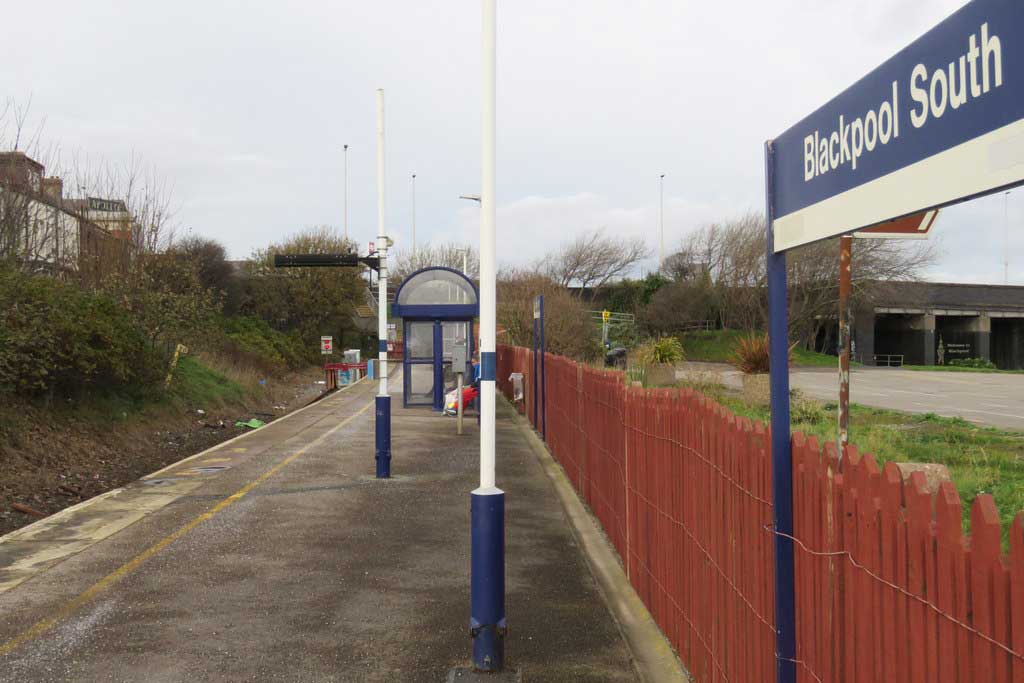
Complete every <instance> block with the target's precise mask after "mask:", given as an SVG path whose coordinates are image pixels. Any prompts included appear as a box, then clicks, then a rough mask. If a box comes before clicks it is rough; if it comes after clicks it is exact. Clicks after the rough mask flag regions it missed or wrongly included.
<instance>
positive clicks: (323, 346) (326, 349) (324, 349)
mask: <svg viewBox="0 0 1024 683" xmlns="http://www.w3.org/2000/svg"><path fill="white" fill-rule="evenodd" d="M320 353H321V354H323V355H325V356H326V355H327V354H330V353H334V337H320Z"/></svg>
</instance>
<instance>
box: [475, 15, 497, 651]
mask: <svg viewBox="0 0 1024 683" xmlns="http://www.w3.org/2000/svg"><path fill="white" fill-rule="evenodd" d="M482 4H483V31H482V33H483V40H482V46H481V47H482V49H481V53H482V54H481V58H482V59H481V61H482V62H483V65H482V66H483V70H482V71H483V73H482V76H483V78H482V80H483V83H482V85H483V87H482V88H481V90H482V92H481V96H482V97H481V100H482V101H481V105H482V106H481V117H480V118H481V133H482V134H481V162H482V163H481V164H480V170H481V178H480V179H481V183H480V200H479V201H480V486H479V487H478V488H477V489H475V490H474V491H473V492H472V493H471V495H470V500H471V503H470V526H471V528H472V531H471V534H470V536H471V543H470V622H469V623H470V629H471V633H472V635H473V666H474V668H476V669H477V670H480V671H501V670H502V668H503V667H504V660H505V630H506V623H505V492H504V491H502V490H501V489H499V488H498V487H497V486H496V480H495V445H496V444H495V429H494V428H495V424H494V418H495V412H494V399H495V380H496V379H497V367H496V366H497V354H496V344H495V337H496V335H495V332H496V316H495V313H496V310H495V309H496V303H497V302H496V296H495V294H496V291H495V290H496V278H495V274H496V272H495V271H496V261H497V253H496V249H495V233H496V231H495V219H496V211H495V201H494V200H495V194H496V192H495V190H496V185H497V182H496V166H497V164H496V161H495V157H496V155H495V152H496V147H497V145H496V138H497V97H496V96H495V93H496V86H495V81H496V73H497V69H496V66H497V64H496V62H497V50H496V49H495V44H496V35H497V30H496V23H497V22H496V21H495V19H496V14H497V2H496V0H482Z"/></svg>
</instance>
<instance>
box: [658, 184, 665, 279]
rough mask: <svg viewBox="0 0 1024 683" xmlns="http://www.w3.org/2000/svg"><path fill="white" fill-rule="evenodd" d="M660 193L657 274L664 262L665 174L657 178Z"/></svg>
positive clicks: (659, 273) (659, 272)
mask: <svg viewBox="0 0 1024 683" xmlns="http://www.w3.org/2000/svg"><path fill="white" fill-rule="evenodd" d="M659 183H660V188H659V192H660V195H661V200H660V204H661V209H660V210H659V218H658V222H659V223H660V224H661V240H660V241H659V243H658V275H661V266H662V264H663V263H664V262H665V174H664V173H662V174H661V176H660V178H659Z"/></svg>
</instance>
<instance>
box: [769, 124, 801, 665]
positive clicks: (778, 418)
mask: <svg viewBox="0 0 1024 683" xmlns="http://www.w3.org/2000/svg"><path fill="white" fill-rule="evenodd" d="M773 155H774V150H773V147H772V143H771V142H770V141H769V142H767V143H765V179H766V192H765V195H766V202H765V203H766V212H765V225H766V237H767V239H766V243H767V276H768V340H769V349H768V353H769V362H770V366H771V367H770V373H771V374H770V377H769V382H770V386H771V447H772V509H773V512H774V516H775V519H774V524H775V532H776V533H775V629H776V631H775V656H776V681H777V683H795V681H796V662H795V659H796V598H795V595H794V579H793V574H794V571H793V542H792V540H790V536H792V535H793V454H792V443H791V439H790V432H789V311H788V308H787V294H786V253H785V252H779V253H776V252H775V249H774V242H775V238H774V228H773V224H772V223H773V220H774V159H773Z"/></svg>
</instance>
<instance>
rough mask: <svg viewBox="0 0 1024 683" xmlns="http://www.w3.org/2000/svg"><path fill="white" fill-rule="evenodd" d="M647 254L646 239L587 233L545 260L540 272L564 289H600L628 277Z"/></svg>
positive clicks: (596, 232)
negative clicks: (620, 278)
mask: <svg viewBox="0 0 1024 683" xmlns="http://www.w3.org/2000/svg"><path fill="white" fill-rule="evenodd" d="M647 254H648V250H647V246H646V245H645V244H644V242H643V240H641V239H638V238H628V237H613V236H610V235H606V234H605V233H604V230H603V229H599V230H593V231H589V232H585V233H583V234H581V235H579V236H578V237H576V238H575V239H573V240H571V241H569V242H567V243H564V244H563V245H562V246H561V247H560V248H559V249H558V250H557V251H556V252H554V253H552V254H551V255H550V256H548V257H547V258H545V259H544V260H542V261H541V262H540V264H539V267H538V270H539V271H540V272H543V273H544V274H545V275H547V276H548V277H550V278H551V279H552V280H554V281H555V282H557V283H559V284H560V285H562V286H563V287H571V286H573V285H576V286H578V287H579V288H580V289H598V288H600V287H601V286H602V285H604V284H606V283H607V282H609V281H611V280H613V279H615V278H618V277H622V276H624V275H627V274H628V273H629V272H630V271H631V270H632V269H633V266H634V265H636V263H637V262H638V261H640V260H641V259H643V258H645V257H646V256H647Z"/></svg>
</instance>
